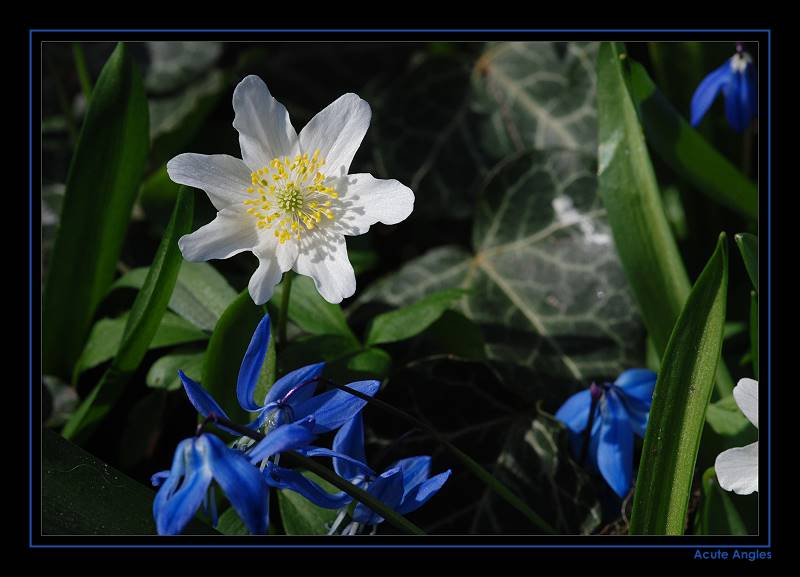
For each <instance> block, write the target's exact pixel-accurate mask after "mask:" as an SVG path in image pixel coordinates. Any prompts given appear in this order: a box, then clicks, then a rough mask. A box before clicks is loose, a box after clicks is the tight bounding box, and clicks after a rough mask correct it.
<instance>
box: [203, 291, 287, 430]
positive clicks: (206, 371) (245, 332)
mask: <svg viewBox="0 0 800 577" xmlns="http://www.w3.org/2000/svg"><path fill="white" fill-rule="evenodd" d="M263 316H264V311H263V309H262V307H260V306H257V305H255V304H254V303H253V299H252V298H251V297H250V293H248V292H247V289H245V290H243V291H242V292H241V293H240V294H239V296H238V297H236V299H235V300H234V301H233V302H232V303H231V304H230V306H229V307H228V308H227V309H225V312H224V313H222V316H221V317H220V319H219V321H218V322H217V326H216V327H215V328H214V332H213V333H212V334H211V340H209V342H208V347H207V348H206V356H205V363H204V364H203V378H202V379H201V381H200V382H201V383H202V385H203V387H204V388H205V389H206V390H207V391H208V392H209V393H210V394H211V396H212V397H214V399H216V401H217V402H218V403H219V405H220V407H222V410H224V411H225V412H226V413H227V415H228V417H230V418H231V420H233V421H235V422H248V416H249V413H247V412H245V411H244V409H242V408H241V407H240V406H239V401H238V400H237V398H236V381H237V379H238V377H239V368H240V367H241V365H242V359H243V358H244V353H245V352H246V351H247V346H248V345H249V344H250V340H251V339H252V338H253V332H254V331H255V330H256V327H257V326H258V323H259V321H260V320H261V318H262V317H263ZM273 325H274V323H273ZM274 338H275V334H274V333H271V334H270V339H274ZM262 371H263V369H262Z"/></svg>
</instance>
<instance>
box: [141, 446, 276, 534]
mask: <svg viewBox="0 0 800 577" xmlns="http://www.w3.org/2000/svg"><path fill="white" fill-rule="evenodd" d="M151 481H152V483H153V485H155V486H160V489H159V491H158V493H157V494H156V498H155V500H154V502H153V517H154V518H155V521H156V530H157V531H158V534H159V535H177V534H179V533H180V532H181V531H182V530H183V529H184V527H185V526H186V524H187V523H188V522H189V521H190V520H191V519H192V517H193V516H194V514H195V513H196V512H197V510H198V509H199V508H200V505H201V504H204V505H205V506H206V509H208V508H209V505H208V503H209V500H210V502H211V503H210V510H211V515H212V518H213V522H214V524H215V525H216V522H217V518H216V517H217V515H216V502H215V495H214V491H213V487H212V486H211V482H212V481H216V483H217V484H218V485H219V486H220V488H221V489H222V491H223V492H224V493H225V495H226V496H227V497H228V500H229V501H230V502H231V505H232V506H233V508H234V509H236V512H237V513H238V514H239V517H240V518H241V519H242V521H244V523H245V525H246V526H247V528H248V529H249V531H250V532H251V533H252V534H254V535H263V534H266V532H267V525H268V522H269V519H268V506H269V501H268V487H267V483H266V482H265V480H264V478H263V476H262V475H261V474H260V473H259V471H258V469H257V468H255V467H253V466H252V465H251V464H250V462H249V461H248V460H247V459H246V458H245V457H244V456H243V455H242V453H241V452H240V451H237V450H234V449H230V448H228V447H227V446H225V443H223V442H222V441H221V440H220V439H219V438H218V437H216V436H214V435H210V434H205V433H203V434H200V435H198V436H196V437H192V438H190V439H186V440H184V441H181V442H180V443H179V444H178V447H177V449H176V450H175V456H174V458H173V460H172V468H171V469H170V470H169V471H162V472H160V473H156V474H155V475H153V477H152V478H151ZM209 498H210V499H209Z"/></svg>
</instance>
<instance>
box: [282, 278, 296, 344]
mask: <svg viewBox="0 0 800 577" xmlns="http://www.w3.org/2000/svg"><path fill="white" fill-rule="evenodd" d="M293 280H294V271H291V270H290V271H287V272H286V274H284V275H283V291H282V292H281V308H280V311H279V312H278V344H279V346H280V347H281V348H283V347H284V346H285V345H286V323H287V321H288V320H289V297H290V295H291V294H292V281H293Z"/></svg>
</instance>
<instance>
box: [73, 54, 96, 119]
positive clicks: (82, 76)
mask: <svg viewBox="0 0 800 577" xmlns="http://www.w3.org/2000/svg"><path fill="white" fill-rule="evenodd" d="M72 56H73V58H74V59H75V70H76V71H77V72H78V80H80V83H81V90H82V91H83V97H84V98H85V99H86V104H87V105H88V104H89V99H90V98H91V97H92V79H91V77H90V76H89V69H88V68H87V67H86V58H85V57H84V55H83V48H82V47H81V45H80V44H78V43H77V42H73V43H72Z"/></svg>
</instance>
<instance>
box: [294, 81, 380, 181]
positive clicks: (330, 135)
mask: <svg viewBox="0 0 800 577" xmlns="http://www.w3.org/2000/svg"><path fill="white" fill-rule="evenodd" d="M371 117H372V111H371V110H370V108H369V104H367V102H366V101H365V100H362V99H361V98H359V97H358V96H357V95H355V94H352V93H349V94H344V95H342V96H340V97H339V98H337V99H336V100H334V101H333V102H332V103H330V104H329V105H328V106H326V107H325V108H324V109H323V110H321V111H320V112H318V113H317V115H316V116H315V117H314V118H312V119H311V120H310V121H309V123H308V124H306V125H305V127H304V128H303V130H301V131H300V148H301V149H302V151H303V152H306V153H308V154H309V155H312V154H314V151H315V150H317V149H319V151H320V157H321V158H324V159H325V166H324V172H325V174H327V175H330V176H337V177H338V176H344V175H346V174H347V173H348V171H349V170H350V163H351V162H352V161H353V157H354V156H355V154H356V151H357V150H358V147H359V146H360V145H361V141H362V140H363V138H364V135H365V134H366V133H367V129H368V128H369V121H370V118H371Z"/></svg>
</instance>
